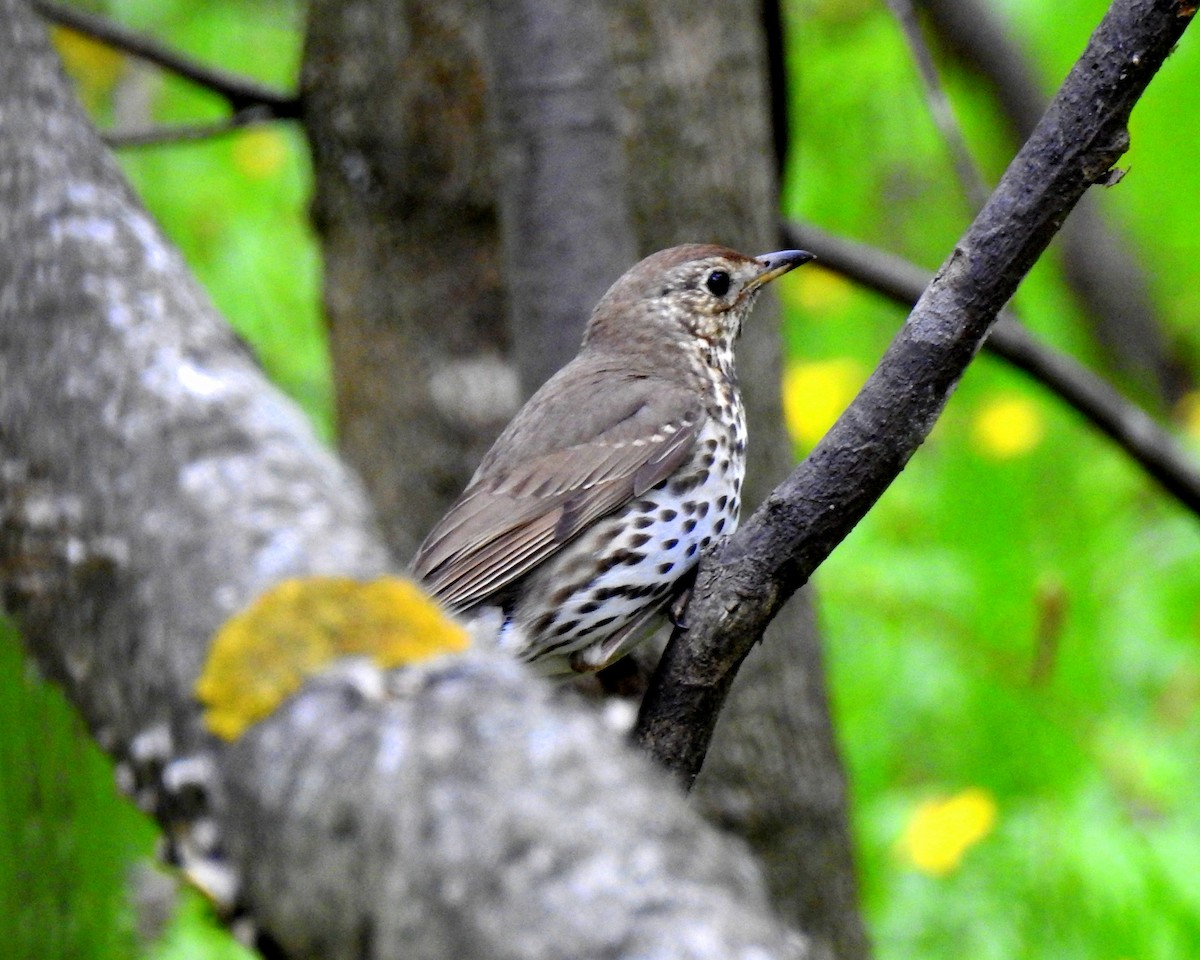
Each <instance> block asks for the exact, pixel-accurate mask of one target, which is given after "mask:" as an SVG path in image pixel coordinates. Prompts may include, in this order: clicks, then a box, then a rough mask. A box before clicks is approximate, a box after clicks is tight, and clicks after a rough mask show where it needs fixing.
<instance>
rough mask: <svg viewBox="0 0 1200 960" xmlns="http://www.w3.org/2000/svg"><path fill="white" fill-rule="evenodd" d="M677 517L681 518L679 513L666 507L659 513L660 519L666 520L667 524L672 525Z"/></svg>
mask: <svg viewBox="0 0 1200 960" xmlns="http://www.w3.org/2000/svg"><path fill="white" fill-rule="evenodd" d="M677 516H679V511H678V510H672V509H671V508H670V507H664V508H663V509H662V510H660V511H659V514H658V518H659V519H660V520H665V521H666V522H667V523H670V522H671V521H672V520H674V519H675V518H676V517H677Z"/></svg>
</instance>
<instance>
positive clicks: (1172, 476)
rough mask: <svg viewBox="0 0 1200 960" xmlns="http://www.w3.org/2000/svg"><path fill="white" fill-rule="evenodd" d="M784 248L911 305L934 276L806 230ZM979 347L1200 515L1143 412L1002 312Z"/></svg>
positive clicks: (1165, 439) (1199, 496) (1191, 484)
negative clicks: (801, 251) (809, 253)
mask: <svg viewBox="0 0 1200 960" xmlns="http://www.w3.org/2000/svg"><path fill="white" fill-rule="evenodd" d="M784 235H785V236H786V237H787V238H788V239H787V242H788V243H789V244H793V245H797V246H801V247H803V248H804V249H805V250H811V251H812V252H813V253H815V254H816V255H817V256H818V257H819V258H820V261H821V266H823V267H825V268H826V269H828V270H833V271H834V272H835V273H840V274H842V275H843V276H844V277H846V278H847V279H849V280H853V281H855V282H857V283H860V284H862V285H863V286H865V287H868V288H869V289H871V290H874V291H876V292H877V293H881V294H883V295H884V296H885V297H888V298H890V299H892V300H895V301H896V302H897V303H902V304H905V305H907V306H912V305H913V304H914V303H916V302H917V300H918V299H919V298H920V296H921V293H922V291H924V289H925V287H926V286H927V285H928V284H929V280H930V277H931V275H930V274H929V273H927V272H926V271H924V270H922V269H921V268H920V267H918V266H916V265H915V264H912V263H909V262H908V261H907V260H904V259H903V258H902V257H897V256H895V255H894V254H890V253H887V252H885V251H883V250H878V249H876V248H874V247H870V246H868V245H867V244H863V243H855V242H854V241H852V240H847V239H845V238H843V237H838V236H835V235H833V234H830V233H827V232H825V231H824V230H820V229H818V228H816V227H812V226H809V225H807V224H787V225H785V226H784ZM983 348H984V349H985V350H986V351H988V352H989V353H992V354H995V355H996V356H997V357H999V358H1000V359H1002V360H1004V361H1006V362H1008V363H1010V364H1011V365H1012V366H1014V367H1016V368H1017V369H1018V370H1021V371H1024V372H1025V373H1027V374H1029V376H1030V377H1032V378H1033V379H1034V380H1036V381H1037V382H1038V383H1040V384H1041V385H1042V386H1044V387H1045V388H1046V389H1047V390H1049V391H1051V392H1052V393H1054V394H1055V395H1056V396H1057V397H1058V398H1059V399H1061V400H1062V401H1063V402H1064V403H1066V404H1068V405H1069V406H1071V407H1073V408H1074V409H1075V410H1077V411H1078V412H1079V413H1080V414H1081V415H1083V416H1084V417H1086V418H1087V420H1088V422H1089V423H1091V424H1092V426H1094V427H1095V428H1096V429H1097V430H1099V431H1100V432H1101V433H1103V434H1104V435H1105V436H1107V437H1108V438H1109V439H1111V440H1113V441H1114V442H1115V443H1116V444H1117V445H1118V446H1119V447H1121V449H1122V450H1124V451H1125V452H1126V453H1127V454H1129V456H1130V457H1131V458H1132V459H1133V460H1135V461H1136V462H1137V463H1139V464H1141V466H1142V467H1143V468H1144V469H1145V470H1146V472H1147V473H1148V474H1149V475H1150V476H1152V477H1153V478H1154V479H1155V480H1157V481H1158V482H1159V483H1160V484H1161V485H1162V487H1163V489H1164V490H1166V491H1167V492H1168V493H1169V494H1171V495H1172V496H1173V497H1175V498H1176V499H1177V500H1178V501H1179V502H1180V503H1181V504H1183V506H1185V507H1187V509H1189V510H1191V511H1192V512H1193V513H1195V514H1197V515H1200V469H1197V466H1196V464H1195V463H1194V462H1193V459H1192V458H1191V457H1190V456H1189V455H1188V453H1187V451H1186V450H1185V449H1184V448H1183V447H1182V446H1181V445H1180V444H1179V443H1178V442H1177V441H1176V440H1175V438H1174V437H1172V436H1171V434H1170V432H1169V431H1167V430H1166V429H1165V428H1164V427H1163V426H1162V425H1161V424H1159V423H1158V422H1157V421H1155V420H1154V418H1153V417H1151V416H1150V414H1148V413H1147V412H1146V411H1145V410H1143V409H1142V408H1141V407H1139V406H1138V405H1137V404H1135V403H1131V402H1130V401H1129V400H1127V399H1125V397H1123V396H1121V394H1119V393H1118V392H1117V391H1116V390H1115V389H1114V388H1113V387H1112V386H1111V385H1110V384H1109V383H1108V382H1107V381H1105V380H1103V379H1102V378H1101V377H1098V376H1096V374H1094V373H1092V372H1091V371H1090V370H1088V369H1087V368H1086V367H1084V366H1083V365H1082V364H1080V363H1078V362H1077V361H1076V360H1074V359H1073V358H1072V357H1069V356H1067V355H1066V354H1063V353H1060V352H1059V351H1057V350H1054V349H1053V348H1051V347H1049V346H1047V345H1046V344H1044V343H1041V342H1039V341H1038V340H1037V338H1036V337H1034V336H1033V334H1031V333H1030V332H1029V331H1028V330H1027V329H1025V327H1024V326H1023V325H1022V324H1021V323H1019V322H1018V321H1017V319H1016V318H1015V317H1013V316H1012V315H1011V314H1010V313H1009V312H1008V311H1007V310H1005V311H1002V312H1001V314H1000V319H999V322H997V323H996V325H995V326H994V327H993V328H992V332H991V333H990V334H989V335H988V338H987V340H985V341H984V344H983Z"/></svg>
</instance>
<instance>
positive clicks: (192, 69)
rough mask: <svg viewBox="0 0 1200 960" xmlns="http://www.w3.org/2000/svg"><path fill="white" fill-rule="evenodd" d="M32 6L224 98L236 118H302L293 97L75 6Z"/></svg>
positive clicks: (43, 1)
mask: <svg viewBox="0 0 1200 960" xmlns="http://www.w3.org/2000/svg"><path fill="white" fill-rule="evenodd" d="M32 6H33V8H34V9H35V10H36V11H37V12H38V14H40V15H41V16H42V18H43V19H45V20H49V21H50V22H51V23H57V24H58V25H60V26H63V27H67V28H68V29H71V30H74V31H75V32H76V33H82V34H84V35H85V36H88V37H92V38H93V39H95V40H99V41H100V42H101V43H105V44H107V45H108V46H110V47H113V48H114V49H117V50H123V51H124V52H126V53H128V54H130V55H132V56H135V57H137V58H139V59H140V60H145V61H146V62H147V63H152V64H154V65H155V66H157V67H161V68H162V69H163V70H167V71H170V72H171V73H174V74H176V75H177V76H180V77H183V78H184V79H185V80H190V81H191V82H192V83H194V84H196V85H197V86H201V87H204V88H205V89H206V90H211V91H212V92H213V93H215V94H217V95H218V96H221V97H223V98H224V99H225V102H226V103H228V104H229V108H230V109H231V110H232V111H233V112H234V114H235V115H237V114H240V113H243V112H244V111H246V110H251V109H257V110H259V111H266V113H267V115H268V116H269V117H270V118H273V119H276V120H293V119H295V118H297V117H299V116H300V100H299V98H298V97H296V96H295V95H293V94H290V93H285V92H283V91H281V90H276V89H274V88H273V87H268V86H266V85H265V84H261V83H258V82H257V81H255V80H250V79H248V78H247V77H243V76H240V75H239V74H236V73H231V72H229V71H226V70H218V69H216V68H215V67H210V66H208V65H206V64H203V63H199V62H197V61H195V60H192V59H191V58H189V57H186V56H184V55H183V54H181V53H179V51H177V50H172V49H171V48H170V47H168V46H166V45H165V44H162V43H159V42H158V41H157V40H154V39H153V38H151V37H147V36H145V35H144V34H141V33H138V32H137V31H135V30H130V29H129V28H128V27H123V26H121V25H120V24H118V23H114V22H113V21H111V20H108V19H106V18H105V17H98V16H96V15H95V14H92V13H88V12H86V11H84V10H79V9H77V8H76V7H68V6H65V5H63V4H59V3H54V2H53V0H32Z"/></svg>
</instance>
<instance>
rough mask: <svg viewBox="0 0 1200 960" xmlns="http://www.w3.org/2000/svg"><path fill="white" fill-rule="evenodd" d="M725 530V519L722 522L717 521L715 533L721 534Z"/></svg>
mask: <svg viewBox="0 0 1200 960" xmlns="http://www.w3.org/2000/svg"><path fill="white" fill-rule="evenodd" d="M724 529H725V518H724V517H722V518H721V519H720V520H718V521H717V523H716V526H714V527H713V533H720V532H721V531H722V530H724Z"/></svg>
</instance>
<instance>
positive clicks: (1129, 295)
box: [914, 0, 1188, 404]
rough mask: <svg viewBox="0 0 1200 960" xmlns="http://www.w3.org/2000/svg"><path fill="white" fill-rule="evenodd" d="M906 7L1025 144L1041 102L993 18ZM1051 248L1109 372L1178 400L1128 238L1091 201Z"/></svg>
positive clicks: (1028, 68)
mask: <svg viewBox="0 0 1200 960" xmlns="http://www.w3.org/2000/svg"><path fill="white" fill-rule="evenodd" d="M914 2H915V3H916V5H917V6H919V7H921V8H922V9H923V10H924V11H925V12H926V13H927V14H928V17H929V22H930V24H931V25H932V27H933V29H934V31H935V32H936V34H937V38H938V40H939V41H941V43H942V45H943V46H945V47H946V48H947V49H948V50H949V51H950V52H951V53H952V54H954V55H955V56H956V57H957V58H958V60H959V62H960V63H961V64H962V66H963V67H964V68H965V69H967V70H969V71H971V72H972V73H973V74H975V75H976V76H977V77H978V78H979V79H980V80H982V81H983V82H984V83H985V84H987V85H988V87H990V88H991V90H992V93H993V95H994V96H995V98H996V102H997V103H998V104H999V105H1000V109H1001V111H1002V112H1003V115H1004V117H1005V119H1006V120H1007V122H1008V125H1009V127H1010V128H1011V130H1012V133H1013V139H1014V141H1016V142H1020V141H1022V140H1024V139H1025V138H1026V137H1028V136H1029V135H1030V134H1031V133H1032V132H1033V129H1034V127H1035V126H1036V125H1037V122H1038V120H1040V119H1041V116H1042V114H1043V112H1045V109H1046V103H1047V98H1046V96H1045V94H1044V93H1043V88H1042V84H1041V81H1040V79H1039V78H1038V77H1037V75H1036V71H1035V69H1034V65H1033V63H1032V61H1031V60H1030V57H1029V55H1028V53H1027V52H1026V51H1025V50H1024V49H1022V47H1021V45H1020V44H1019V43H1017V42H1016V40H1015V39H1014V38H1013V36H1012V33H1011V31H1010V30H1009V29H1008V26H1007V25H1006V24H1005V23H1004V22H1003V19H1002V17H1001V15H1000V11H999V10H998V9H996V8H995V7H994V6H993V5H990V4H987V3H984V2H981V0H914ZM1055 245H1056V247H1057V248H1058V250H1059V253H1060V255H1061V257H1062V264H1063V269H1064V271H1065V272H1066V277H1067V282H1068V283H1069V284H1070V286H1071V289H1072V291H1073V292H1074V294H1075V297H1076V298H1077V300H1078V301H1079V305H1080V307H1082V309H1083V311H1084V315H1085V318H1086V320H1087V322H1088V323H1090V324H1091V326H1092V329H1093V332H1094V334H1095V337H1096V340H1097V342H1098V343H1099V344H1100V345H1101V347H1102V348H1103V349H1104V351H1105V353H1106V355H1107V357H1108V360H1109V362H1110V363H1111V364H1112V366H1113V368H1114V369H1115V370H1117V371H1119V372H1120V373H1122V374H1123V375H1124V376H1125V377H1126V378H1128V379H1129V380H1130V381H1131V382H1132V383H1133V384H1135V385H1136V386H1137V387H1138V388H1139V390H1140V391H1141V392H1142V393H1143V394H1145V395H1147V396H1148V397H1149V398H1151V399H1153V400H1154V401H1155V402H1157V403H1159V404H1166V403H1170V402H1173V401H1175V400H1178V399H1179V396H1180V395H1181V394H1182V392H1183V391H1184V390H1186V389H1187V386H1188V384H1187V382H1186V379H1185V377H1186V375H1185V374H1184V373H1183V370H1182V366H1181V365H1180V364H1178V363H1176V362H1174V361H1173V360H1172V357H1171V354H1170V347H1169V344H1167V342H1166V339H1165V337H1164V334H1163V330H1162V327H1161V325H1160V322H1159V318H1158V316H1157V314H1156V311H1155V308H1154V303H1153V300H1152V299H1151V296H1150V285H1149V282H1148V280H1147V277H1146V272H1145V270H1143V268H1142V265H1141V264H1140V263H1138V260H1137V257H1136V255H1135V251H1134V250H1133V249H1132V248H1131V246H1130V241H1129V239H1128V238H1127V237H1122V236H1121V235H1120V234H1119V233H1118V232H1117V231H1116V230H1114V229H1113V228H1112V227H1111V226H1110V225H1109V224H1108V222H1107V221H1106V220H1105V218H1104V216H1103V215H1102V213H1101V211H1100V204H1099V198H1098V197H1087V196H1085V197H1083V199H1082V200H1081V201H1080V203H1079V205H1078V206H1077V207H1076V209H1075V210H1074V211H1073V212H1072V214H1071V219H1070V220H1068V221H1067V222H1066V223H1065V224H1063V228H1062V231H1061V232H1060V233H1059V235H1058V237H1057V242H1056V244H1055Z"/></svg>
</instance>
